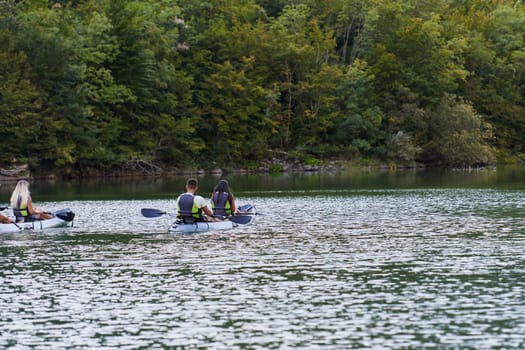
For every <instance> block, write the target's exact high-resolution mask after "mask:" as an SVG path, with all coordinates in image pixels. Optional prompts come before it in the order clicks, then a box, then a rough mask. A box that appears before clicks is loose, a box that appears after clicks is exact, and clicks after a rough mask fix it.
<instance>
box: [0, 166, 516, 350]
mask: <svg viewBox="0 0 525 350" xmlns="http://www.w3.org/2000/svg"><path fill="white" fill-rule="evenodd" d="M227 178H228V179H229V181H230V184H231V185H232V188H233V190H234V191H235V193H236V195H237V202H238V204H244V203H252V204H255V205H256V207H257V209H258V211H259V213H261V214H262V215H259V216H258V217H257V220H256V221H255V223H254V224H253V225H250V226H246V227H242V228H237V229H235V230H231V231H226V232H210V233H204V234H196V235H186V236H170V235H168V234H166V230H167V227H168V225H169V223H170V222H171V220H172V219H173V218H172V217H171V216H170V215H166V216H163V217H160V218H155V219H147V218H144V217H142V216H141V215H140V209H141V208H144V207H149V208H158V209H162V210H166V211H168V212H169V213H170V214H171V213H173V212H174V198H175V197H176V196H177V195H178V194H179V192H181V191H182V190H183V187H184V182H185V178H184V177H181V178H176V179H164V180H135V181H124V180H107V181H100V180H98V181H89V182H82V183H62V182H57V183H49V182H37V183H34V184H32V186H31V190H32V193H33V197H34V200H35V202H37V205H39V206H42V207H44V208H46V209H50V210H51V209H60V208H63V207H70V208H72V209H73V210H74V211H75V213H76V215H77V216H76V219H75V225H74V227H72V228H67V229H60V230H55V231H49V232H46V233H39V234H36V233H29V232H26V233H22V234H9V235H5V234H4V235H1V236H0V265H1V266H2V268H1V269H0V348H2V349H4V348H6V349H10V348H12V349H65V348H67V349H110V348H122V349H168V348H169V349H351V348H355V349H357V348H366V349H392V348H397V349H400V348H403V349H407V348H413V349H415V348H426V349H431V348H437V349H460V348H461V349H509V348H525V220H524V212H525V196H524V195H525V170H524V169H510V170H498V171H495V170H485V171H473V172H441V173H437V172H397V173H393V174H392V173H366V172H358V173H331V174H310V175H304V176H300V175H296V174H294V175H283V176H228V177H227ZM217 179H218V178H216V177H203V178H200V189H201V191H200V192H201V193H202V194H205V193H209V192H210V191H211V189H212V186H213V185H214V184H215V183H216V182H217ZM12 186H13V184H2V186H1V187H0V195H1V196H2V198H3V199H4V200H3V202H0V203H7V201H8V198H9V196H10V192H11V190H12Z"/></svg>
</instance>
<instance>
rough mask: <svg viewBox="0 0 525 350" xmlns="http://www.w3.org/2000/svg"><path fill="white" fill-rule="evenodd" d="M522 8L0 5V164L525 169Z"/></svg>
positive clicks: (279, 0)
mask: <svg viewBox="0 0 525 350" xmlns="http://www.w3.org/2000/svg"><path fill="white" fill-rule="evenodd" d="M524 136H525V3H524V2H523V1H521V0H518V1H516V0H512V1H510V0H433V1H420V0H405V1H396V0H324V1H318V0H210V1H207V0H206V1H205V0H157V1H146V0H135V1H133V0H69V1H66V0H63V1H50V0H28V1H24V0H18V1H15V0H2V1H1V2H0V139H1V140H2V150H1V152H0V165H2V166H9V165H11V164H14V163H17V164H28V165H29V166H30V168H32V169H38V168H45V169H68V170H70V171H76V172H78V173H80V174H81V173H82V172H85V171H88V169H102V168H119V167H123V166H126V164H130V163H133V162H145V163H147V164H153V165H155V166H159V167H162V166H170V167H189V168H192V167H204V168H213V167H228V166H238V167H246V168H250V167H255V166H257V164H258V163H259V162H261V161H262V160H264V159H270V158H271V157H272V156H273V155H274V154H287V155H288V156H290V157H293V158H295V159H299V160H301V161H302V162H305V163H310V164H315V163H316V162H322V161H326V160H333V159H338V160H361V161H370V160H379V161H382V162H386V163H390V164H412V163H415V162H417V163H420V164H425V165H429V166H443V167H467V166H485V165H492V164H497V163H499V162H505V163H509V162H514V163H516V162H523V161H524V160H525V137H524Z"/></svg>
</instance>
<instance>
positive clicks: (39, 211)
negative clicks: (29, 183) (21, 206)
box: [27, 197, 52, 219]
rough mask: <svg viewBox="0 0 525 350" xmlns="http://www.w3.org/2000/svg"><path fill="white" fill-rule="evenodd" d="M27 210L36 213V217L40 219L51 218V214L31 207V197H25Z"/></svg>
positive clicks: (32, 213)
mask: <svg viewBox="0 0 525 350" xmlns="http://www.w3.org/2000/svg"><path fill="white" fill-rule="evenodd" d="M27 211H28V212H29V214H31V215H36V216H37V217H39V218H41V219H51V218H52V215H51V214H47V213H46V212H45V211H44V210H40V209H37V208H35V207H33V200H32V199H31V197H29V198H28V199H27Z"/></svg>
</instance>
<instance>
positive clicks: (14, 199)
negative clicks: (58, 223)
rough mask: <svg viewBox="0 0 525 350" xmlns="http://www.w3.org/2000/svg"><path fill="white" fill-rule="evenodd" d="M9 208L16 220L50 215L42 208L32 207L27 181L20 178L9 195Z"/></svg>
mask: <svg viewBox="0 0 525 350" xmlns="http://www.w3.org/2000/svg"><path fill="white" fill-rule="evenodd" d="M11 208H13V214H14V215H15V217H16V221H17V222H24V221H32V220H43V219H51V218H52V216H51V215H50V214H48V213H46V212H44V211H43V210H42V209H39V208H35V207H33V200H32V199H31V193H29V182H27V181H26V180H20V181H18V183H17V184H16V187H15V189H14V191H13V194H12V195H11Z"/></svg>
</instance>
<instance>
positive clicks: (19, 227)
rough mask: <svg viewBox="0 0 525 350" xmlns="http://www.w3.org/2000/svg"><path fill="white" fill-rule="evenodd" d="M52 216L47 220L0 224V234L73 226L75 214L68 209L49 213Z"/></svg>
mask: <svg viewBox="0 0 525 350" xmlns="http://www.w3.org/2000/svg"><path fill="white" fill-rule="evenodd" d="M51 214H52V215H53V217H52V218H51V219H47V220H37V221H31V222H19V223H13V224H0V234H2V233H16V232H24V231H34V232H39V231H44V230H46V229H50V228H55V227H68V226H73V219H74V217H75V214H74V213H73V212H72V211H71V210H69V209H67V208H66V209H61V210H57V211H55V212H53V213H51Z"/></svg>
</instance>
